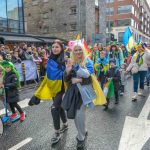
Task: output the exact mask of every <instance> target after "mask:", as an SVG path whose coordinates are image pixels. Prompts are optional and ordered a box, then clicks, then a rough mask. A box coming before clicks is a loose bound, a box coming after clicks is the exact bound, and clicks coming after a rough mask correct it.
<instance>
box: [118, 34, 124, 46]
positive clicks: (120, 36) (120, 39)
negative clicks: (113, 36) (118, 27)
mask: <svg viewBox="0 0 150 150" xmlns="http://www.w3.org/2000/svg"><path fill="white" fill-rule="evenodd" d="M123 34H124V32H119V33H118V42H120V43H123Z"/></svg>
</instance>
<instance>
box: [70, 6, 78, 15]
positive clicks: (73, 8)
mask: <svg viewBox="0 0 150 150" xmlns="http://www.w3.org/2000/svg"><path fill="white" fill-rule="evenodd" d="M70 14H71V15H74V14H77V7H76V6H73V7H71V8H70Z"/></svg>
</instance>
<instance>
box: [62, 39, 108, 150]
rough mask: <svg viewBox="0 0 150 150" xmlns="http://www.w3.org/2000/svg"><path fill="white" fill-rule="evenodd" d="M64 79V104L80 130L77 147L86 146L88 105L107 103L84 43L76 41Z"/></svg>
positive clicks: (68, 114) (91, 106) (69, 116)
mask: <svg viewBox="0 0 150 150" xmlns="http://www.w3.org/2000/svg"><path fill="white" fill-rule="evenodd" d="M64 80H65V81H66V82H67V83H68V89H67V91H66V93H65V96H64V98H63V102H62V106H63V108H64V109H65V110H66V111H67V116H68V118H69V119H74V122H75V126H76V128H77V131H78V135H77V137H76V139H77V149H81V148H83V147H84V141H85V138H86V136H87V129H86V123H85V118H86V114H85V113H86V107H89V108H93V107H94V105H103V104H105V103H106V99H105V96H104V94H103V92H102V90H101V88H100V85H99V83H98V81H97V79H96V77H95V76H94V68H93V63H92V61H91V60H90V59H89V58H87V56H86V54H85V49H84V46H83V44H82V43H78V42H77V43H76V44H75V45H74V47H73V49H72V54H71V59H70V60H68V62H67V64H66V71H65V74H64Z"/></svg>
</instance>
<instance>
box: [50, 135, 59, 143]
mask: <svg viewBox="0 0 150 150" xmlns="http://www.w3.org/2000/svg"><path fill="white" fill-rule="evenodd" d="M60 139H61V136H60V133H55V134H54V136H53V138H52V139H51V143H52V144H57V143H58V142H59V140H60Z"/></svg>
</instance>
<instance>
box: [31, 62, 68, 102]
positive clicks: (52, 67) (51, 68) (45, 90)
mask: <svg viewBox="0 0 150 150" xmlns="http://www.w3.org/2000/svg"><path fill="white" fill-rule="evenodd" d="M64 70H65V67H63V66H61V68H60V67H59V66H58V64H57V63H56V62H55V61H54V60H52V59H49V60H48V62H47V68H46V76H45V77H44V80H43V81H42V83H41V85H40V87H39V88H38V89H37V91H36V92H35V94H34V96H35V97H37V98H39V99H41V100H52V98H53V97H55V96H56V94H57V93H58V92H60V91H61V87H62V77H63V74H64Z"/></svg>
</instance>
